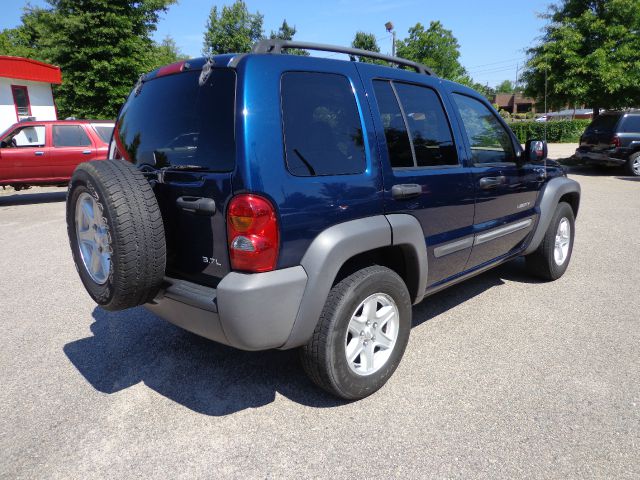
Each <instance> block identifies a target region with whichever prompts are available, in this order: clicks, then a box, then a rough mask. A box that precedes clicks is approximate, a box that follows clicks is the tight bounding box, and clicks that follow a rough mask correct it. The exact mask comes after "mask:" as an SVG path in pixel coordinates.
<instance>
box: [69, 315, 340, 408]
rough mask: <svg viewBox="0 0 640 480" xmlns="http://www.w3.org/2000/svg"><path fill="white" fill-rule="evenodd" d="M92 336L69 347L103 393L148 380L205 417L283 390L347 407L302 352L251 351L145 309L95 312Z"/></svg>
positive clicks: (314, 402)
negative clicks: (305, 366)
mask: <svg viewBox="0 0 640 480" xmlns="http://www.w3.org/2000/svg"><path fill="white" fill-rule="evenodd" d="M93 319H94V323H93V324H92V325H91V332H92V333H93V336H91V337H88V338H84V339H81V340H77V341H74V342H71V343H68V344H67V345H65V346H64V352H65V354H66V355H67V357H68V358H69V360H71V362H72V363H73V365H74V366H75V367H76V368H77V369H78V371H79V372H80V373H81V374H82V375H83V376H84V378H85V379H86V380H87V381H88V382H89V383H90V384H91V385H92V386H93V388H95V389H96V390H98V391H100V392H103V393H109V394H111V393H117V392H119V391H121V390H124V389H126V388H129V387H131V386H133V385H135V384H137V383H139V382H143V383H144V384H145V385H147V386H148V387H150V388H151V389H153V390H155V391H156V392H158V393H159V394H160V395H163V396H165V397H167V398H169V399H171V400H173V401H174V402H176V403H179V404H180V405H183V406H185V407H187V408H189V409H191V410H194V411H196V412H198V413H202V414H205V415H214V416H221V415H228V414H231V413H234V412H237V411H240V410H244V409H246V408H256V407H262V406H265V405H267V404H269V403H271V402H273V401H274V400H275V396H276V392H278V393H280V394H282V395H284V396H285V397H287V398H289V399H291V400H293V401H295V402H298V403H301V404H303V405H308V406H312V407H318V408H325V407H335V406H339V405H343V404H345V403H346V402H344V401H341V400H338V399H336V398H334V397H332V396H330V395H329V394H327V393H325V392H324V391H322V390H320V389H319V388H317V387H316V386H315V385H313V384H312V383H311V381H310V380H309V379H308V378H307V377H306V375H305V374H304V372H303V370H302V366H301V365H300V362H299V360H298V355H297V351H295V350H289V351H278V350H269V351H264V352H245V351H241V350H236V349H234V348H231V347H227V346H224V345H221V344H218V343H215V342H213V341H210V340H207V339H205V338H202V337H199V336H197V335H194V334H192V333H189V332H187V331H185V330H182V329H180V328H178V327H176V326H174V325H172V324H170V323H168V322H165V321H164V320H162V319H160V318H159V317H157V316H155V315H154V314H152V313H150V312H148V311H147V310H145V309H144V308H142V307H138V308H135V309H131V310H124V311H120V312H107V311H105V310H103V309H101V308H98V307H96V308H95V309H94V311H93Z"/></svg>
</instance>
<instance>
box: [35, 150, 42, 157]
mask: <svg viewBox="0 0 640 480" xmlns="http://www.w3.org/2000/svg"><path fill="white" fill-rule="evenodd" d="M42 155H44V152H40V151H38V152H36V157H41V156H42Z"/></svg>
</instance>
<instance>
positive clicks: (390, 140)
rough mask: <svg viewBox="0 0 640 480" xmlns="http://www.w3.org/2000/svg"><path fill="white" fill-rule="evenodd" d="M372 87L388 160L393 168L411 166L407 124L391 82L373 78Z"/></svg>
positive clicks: (411, 159) (411, 156)
mask: <svg viewBox="0 0 640 480" xmlns="http://www.w3.org/2000/svg"><path fill="white" fill-rule="evenodd" d="M373 89H374V91H375V94H376V101H377V103H378V110H379V111H380V121H381V122H382V127H383V128H384V138H385V140H386V141H387V151H388V153H389V162H390V163H391V167H393V168H403V167H413V166H414V163H413V154H412V153H411V142H410V141H409V134H408V133H407V126H406V124H405V122H404V117H403V116H402V111H401V110H400V106H399V105H398V101H397V100H396V95H395V93H394V92H393V89H392V88H391V82H388V81H386V80H374V82H373Z"/></svg>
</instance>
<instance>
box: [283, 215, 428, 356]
mask: <svg viewBox="0 0 640 480" xmlns="http://www.w3.org/2000/svg"><path fill="white" fill-rule="evenodd" d="M405 217H406V218H405ZM391 245H401V246H403V248H405V249H406V251H407V252H409V258H411V257H412V256H413V257H414V258H416V259H417V261H418V262H419V263H418V266H419V267H420V269H419V271H416V272H415V273H412V275H416V276H417V277H416V278H418V279H419V281H418V289H419V290H418V292H419V293H418V294H417V295H416V296H418V297H419V298H420V299H422V296H423V295H424V290H425V287H426V279H427V276H426V275H427V271H426V268H427V261H426V259H427V253H426V246H425V241H424V235H423V234H422V228H421V227H420V224H419V222H418V221H417V220H416V219H415V217H412V216H411V215H402V214H398V215H389V216H385V215H376V216H374V217H367V218H361V219H357V220H351V221H348V222H344V223H340V224H338V225H334V226H332V227H330V228H328V229H326V230H324V231H323V232H321V233H320V234H319V235H318V236H317V237H316V238H315V239H314V240H313V242H311V245H310V246H309V248H308V249H307V251H306V253H305V254H304V256H303V257H302V260H301V262H300V265H302V267H303V268H304V270H305V272H306V273H307V277H308V281H307V285H306V288H305V291H304V294H303V295H302V301H301V302H300V308H299V309H298V313H297V315H296V320H295V322H294V324H293V328H292V330H291V334H290V335H289V339H288V340H287V342H286V343H285V344H284V345H282V347H280V348H282V349H287V348H293V347H298V346H300V345H304V344H305V343H306V342H307V341H308V340H309V339H310V338H311V336H312V335H313V331H314V329H315V327H316V325H317V323H318V319H319V318H320V314H321V313H322V309H323V308H324V304H325V302H326V300H327V296H328V295H329V291H330V290H331V287H332V285H333V282H334V280H335V278H336V275H337V274H338V272H339V271H340V268H341V267H342V265H344V263H345V262H346V261H347V260H349V259H350V258H352V257H354V256H355V255H358V254H361V253H364V252H367V251H370V250H375V249H377V248H381V247H388V246H391ZM405 255H406V253H405ZM413 297H414V295H413V294H412V298H413Z"/></svg>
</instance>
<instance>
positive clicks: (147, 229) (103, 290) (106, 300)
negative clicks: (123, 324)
mask: <svg viewBox="0 0 640 480" xmlns="http://www.w3.org/2000/svg"><path fill="white" fill-rule="evenodd" d="M67 231H68V234H69V243H70V245H71V253H72V254H73V259H74V262H75V264H76V269H77V270H78V274H79V275H80V279H81V280H82V283H83V284H84V287H85V288H86V290H87V292H88V293H89V295H91V297H92V298H93V299H94V300H95V302H96V303H97V304H99V305H100V306H102V307H103V308H104V309H106V310H123V309H125V308H131V307H135V306H138V305H142V304H144V303H147V302H150V301H151V300H153V299H154V298H155V297H156V295H157V294H158V292H159V291H160V287H161V286H162V282H163V280H164V273H165V267H166V243H165V234H164V225H163V223H162V215H161V213H160V208H159V206H158V202H157V200H156V197H155V195H154V193H153V190H152V188H151V185H150V184H149V182H148V181H147V180H146V178H145V177H144V175H143V174H142V173H141V172H140V171H139V170H138V169H137V168H136V167H134V166H133V165H132V164H130V163H128V162H125V161H122V160H97V161H93V162H86V163H82V164H80V165H79V166H78V167H77V168H76V170H75V171H74V172H73V176H72V178H71V183H70V185H69V193H68V194H67Z"/></svg>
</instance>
